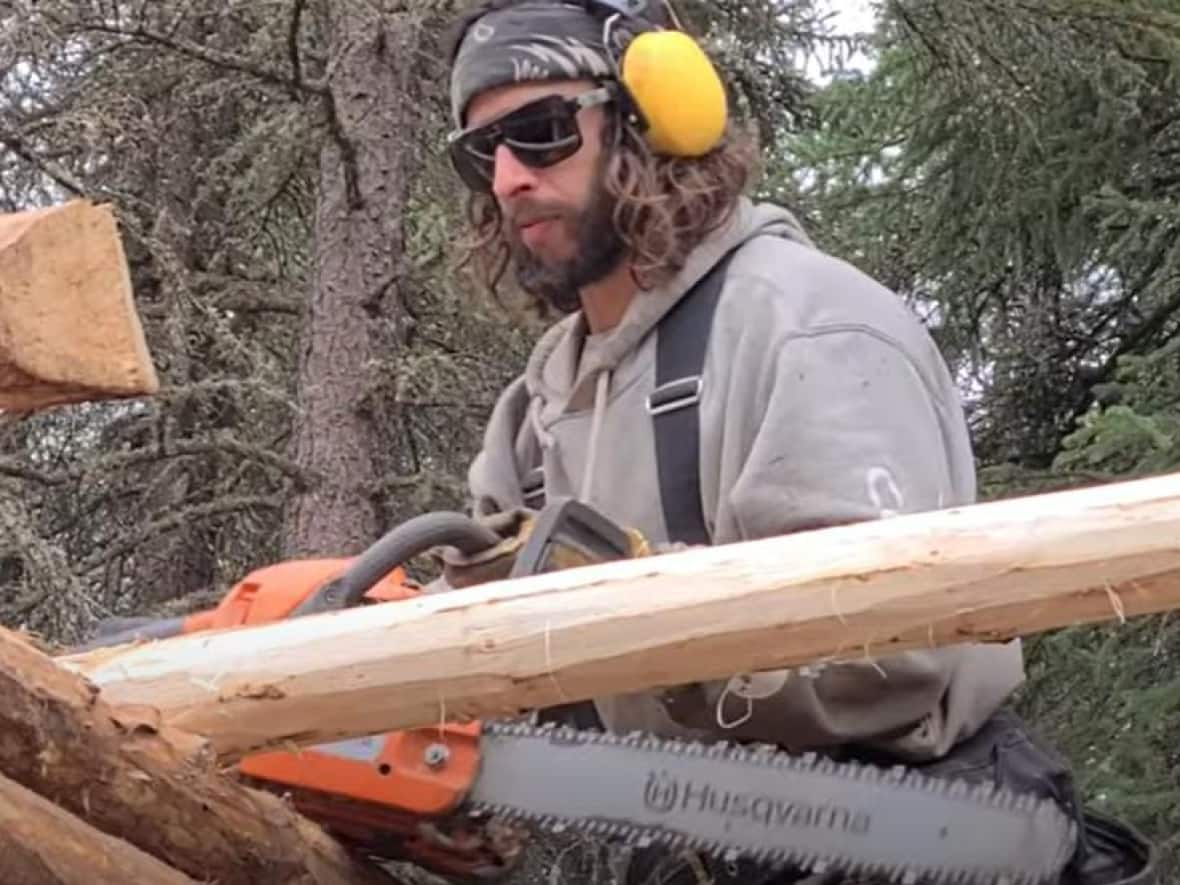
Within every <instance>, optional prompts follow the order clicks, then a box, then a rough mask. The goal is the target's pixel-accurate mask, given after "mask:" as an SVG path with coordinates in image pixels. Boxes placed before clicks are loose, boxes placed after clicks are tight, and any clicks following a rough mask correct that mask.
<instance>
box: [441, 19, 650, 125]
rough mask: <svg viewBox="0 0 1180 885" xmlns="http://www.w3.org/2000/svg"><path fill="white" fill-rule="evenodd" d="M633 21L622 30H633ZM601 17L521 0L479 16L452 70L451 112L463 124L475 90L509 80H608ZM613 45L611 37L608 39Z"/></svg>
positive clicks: (609, 69)
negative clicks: (521, 1)
mask: <svg viewBox="0 0 1180 885" xmlns="http://www.w3.org/2000/svg"><path fill="white" fill-rule="evenodd" d="M634 25H635V22H634V20H633V19H632V20H631V21H629V22H628V27H627V30H628V31H629V32H630V33H634V30H635V27H634ZM602 30H603V22H602V20H600V19H598V18H596V17H595V16H593V15H591V14H590V13H589V12H587V11H586V9H585V7H583V6H577V5H574V4H572V3H571V4H558V3H553V2H551V0H550V2H543V0H541V2H525V3H521V4H518V5H514V6H510V7H508V8H506V9H499V10H496V11H494V12H490V13H488V14H487V15H484V16H482V17H481V18H480V19H478V20H477V21H476V22H475V23H474V24H472V25H471V26H470V27H469V28H468V29H467V33H466V34H465V35H464V37H463V42H462V44H461V45H460V47H459V51H458V53H457V54H456V56H455V64H454V68H453V69H452V71H451V113H452V115H453V117H454V120H455V125H456V126H460V127H461V126H463V124H464V117H465V116H466V113H467V104H468V102H470V101H471V99H472V98H473V97H474V96H476V95H477V94H479V93H481V92H484V91H486V90H488V89H493V88H495V87H497V86H504V85H506V84H509V83H525V82H536V81H543V80H582V79H587V80H593V79H599V78H607V77H611V78H613V77H614V76H615V69H614V65H613V63H612V62H611V56H610V54H609V53H608V52H607V49H606V47H605V46H604V45H603V42H602ZM611 42H612V43H613V42H614V40H612V41H611Z"/></svg>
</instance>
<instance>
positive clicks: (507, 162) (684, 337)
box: [448, 0, 1118, 882]
mask: <svg viewBox="0 0 1180 885" xmlns="http://www.w3.org/2000/svg"><path fill="white" fill-rule="evenodd" d="M616 2H619V3H622V2H623V0H610V2H589V3H578V2H566V3H563V2H549V0H523V2H522V0H507V2H505V0H500V2H494V3H492V4H490V5H486V4H485V5H484V6H481V7H480V8H478V9H476V10H474V11H473V12H472V13H470V14H468V15H466V16H465V17H464V18H463V20H462V21H461V22H460V23H459V25H458V27H457V31H456V38H455V41H454V46H453V50H452V55H451V61H452V73H451V81H450V90H451V103H452V111H453V115H454V122H455V126H456V130H455V132H454V133H453V135H452V137H451V139H450V143H449V149H450V152H451V158H452V161H453V164H454V167H455V170H456V172H457V174H458V175H459V177H460V179H461V180H462V181H463V183H464V184H465V185H466V187H467V188H468V190H469V192H470V202H469V206H468V210H469V212H468V214H469V219H470V221H471V223H472V225H473V228H474V231H475V233H476V235H477V245H476V248H475V251H474V259H475V267H476V268H477V269H478V270H479V272H480V274H481V275H482V277H483V280H484V282H485V283H486V285H487V286H488V288H489V289H492V290H495V289H496V287H497V286H498V285H500V284H502V283H503V282H504V277H505V275H506V274H508V273H511V274H513V275H514V277H515V282H516V284H517V285H518V286H519V287H520V289H522V290H523V291H524V292H527V293H529V294H530V295H531V296H532V297H533V298H535V299H536V301H537V303H538V304H539V305H542V306H544V307H545V308H551V309H556V310H557V311H559V312H561V313H563V314H565V316H564V318H563V319H561V320H560V321H558V322H557V323H556V324H555V325H553V326H552V327H551V328H550V329H549V330H548V331H547V332H546V333H545V334H544V335H543V336H542V337H541V339H540V340H539V342H538V343H537V345H536V347H535V349H534V351H533V353H532V355H531V357H530V359H529V360H528V363H527V366H526V368H525V370H524V372H523V374H522V375H521V376H520V377H519V378H517V379H516V380H515V381H513V382H512V383H511V384H510V385H509V386H508V387H507V389H505V390H504V391H503V393H502V394H501V395H500V397H499V399H498V402H497V403H496V406H495V408H494V411H493V413H492V415H491V417H490V421H489V424H488V426H487V429H486V433H485V438H484V444H483V447H482V450H481V451H480V452H479V454H478V456H477V457H476V458H475V460H474V462H473V464H472V465H471V469H470V472H469V484H470V493H471V505H472V509H473V511H474V513H475V515H477V516H479V517H481V518H484V519H487V520H489V522H490V523H495V521H496V520H497V519H502V518H503V517H504V516H505V515H509V514H513V513H516V512H519V511H521V510H528V509H533V508H536V507H537V506H539V504H540V502H541V501H543V500H544V499H545V497H546V496H573V497H576V498H578V499H580V500H582V501H584V502H587V503H588V504H591V505H592V506H594V507H595V508H597V509H598V510H599V511H601V512H602V513H604V514H605V515H606V516H607V517H609V518H611V519H612V520H614V521H615V522H617V523H618V524H620V525H624V526H629V527H633V528H636V529H638V530H640V531H641V532H642V533H643V534H644V535H645V536H646V537H647V538H649V539H650V540H652V541H654V542H656V543H658V544H724V543H730V542H736V541H742V540H748V539H754V538H763V537H767V536H774V535H783V534H786V533H789V532H798V531H802V530H806V529H815V528H819V527H823V526H833V525H838V524H845V523H851V522H855V521H859V520H869V519H878V518H882V517H888V516H891V515H895V514H900V513H911V512H915V511H921V510H929V509H934V508H943V507H951V506H955V505H962V504H968V503H971V502H972V501H974V500H975V495H976V487H975V473H974V460H973V456H972V450H971V444H970V440H969V437H968V431H967V426H966V423H965V420H964V416H963V411H962V408H961V405H960V400H959V395H958V392H957V390H956V387H955V384H954V381H953V378H952V377H951V375H950V372H949V371H948V369H947V366H946V365H945V363H944V361H943V360H942V358H941V357H940V355H939V352H938V350H937V348H936V346H935V344H934V342H933V341H932V339H931V338H930V336H929V335H928V333H927V331H926V330H925V328H924V327H923V326H922V324H921V323H920V322H919V321H918V320H917V318H916V317H915V316H914V315H913V314H912V313H911V312H910V311H909V310H908V309H907V307H906V305H905V304H904V303H903V301H902V300H901V299H900V298H899V297H897V296H896V295H895V294H894V293H893V292H891V291H889V290H888V289H886V288H885V287H883V286H882V285H880V284H879V283H877V282H875V281H874V280H872V279H871V278H869V277H868V276H866V275H865V274H864V273H862V272H861V271H859V270H858V269H857V268H855V267H853V266H852V265H851V264H849V263H847V262H844V261H842V260H840V259H838V258H836V257H834V256H831V255H828V254H825V253H824V252H823V251H821V250H819V249H818V248H816V246H815V245H814V244H813V243H812V242H811V240H810V239H809V237H808V236H807V234H806V233H805V232H804V231H803V229H802V228H801V227H800V225H799V223H798V222H797V221H796V219H795V218H794V217H793V216H792V215H791V214H790V213H789V212H788V211H787V210H785V209H784V208H782V207H779V206H775V205H771V204H767V203H755V202H753V201H752V200H751V199H750V198H749V197H747V196H745V195H744V191H745V189H746V188H747V186H748V184H749V182H750V180H751V178H752V174H753V161H754V158H755V155H756V153H755V151H754V149H753V148H752V147H751V145H750V144H749V142H748V141H747V140H746V139H745V138H744V137H743V136H742V135H741V133H740V131H739V129H738V127H737V126H736V125H735V124H734V123H733V122H732V121H730V122H728V123H727V124H726V125H725V126H724V127H723V129H722V131H721V132H720V133H719V137H717V138H715V139H713V140H712V142H711V143H709V144H706V145H704V146H701V145H697V146H696V147H692V148H688V149H686V148H683V147H682V145H683V144H690V143H691V142H692V140H693V139H692V136H693V135H694V134H695V133H693V132H679V133H677V132H673V133H670V134H669V133H667V132H662V131H659V125H662V124H661V120H662V119H663V118H664V117H665V116H669V117H675V116H676V113H675V112H677V111H678V110H681V109H677V108H668V107H666V106H665V107H652V106H650V105H649V106H646V107H645V106H643V105H642V103H641V102H639V101H638V100H637V97H636V95H635V94H633V90H631V89H629V87H628V86H627V84H626V82H624V81H625V80H626V77H625V69H624V73H623V74H621V73H620V58H622V57H623V54H624V53H625V52H626V51H627V50H628V46H629V44H630V43H631V41H637V40H638V37H639V36H640V35H643V34H646V33H651V32H653V31H655V30H656V29H660V28H666V27H668V26H669V25H670V24H671V23H672V22H671V21H670V19H669V17H668V15H667V9H666V7H661V8H652V7H650V6H649V7H646V8H645V7H644V4H643V0H639V2H638V3H635V4H626V5H620V6H616V5H615V3H616ZM669 66H671V61H669ZM656 68H657V69H656V71H655V73H656V74H657V75H658V74H660V73H661V72H660V71H659V70H658V68H659V65H658V64H657V66H656ZM664 74H666V75H668V76H672V75H671V74H670V73H668V71H665V72H664ZM665 85H667V86H669V88H667V89H665V90H663V94H664V96H665V101H666V100H667V96H668V95H669V94H671V93H672V92H674V88H672V87H675V86H676V85H677V84H665ZM679 85H682V86H683V87H684V90H685V91H684V93H683V95H682V99H680V100H683V101H684V102H688V103H691V102H694V101H702V100H705V99H707V98H708V96H707V95H706V96H705V97H704V98H702V97H701V95H699V94H697V93H695V92H694V89H695V88H696V86H695V85H694V84H693V83H689V82H686V83H683V84H679ZM669 145H672V147H671V148H669V147H668V146H669ZM448 574H449V575H450V576H451V577H452V579H454V580H456V581H458V580H461V579H462V562H461V561H454V560H452V562H451V563H450V566H449V571H448ZM1022 679H1023V665H1022V655H1021V647H1020V643H1019V642H1018V641H1013V642H1010V643H1007V644H970V645H961V646H956V647H948V648H941V649H934V650H929V651H913V652H908V653H905V654H898V655H892V656H887V657H880V658H877V659H874V660H864V661H859V662H855V663H844V664H839V665H831V666H826V667H822V668H820V669H819V670H818V672H813V673H806V674H804V673H799V672H792V671H779V672H771V673H758V674H743V675H735V677H734V678H733V679H729V680H721V681H717V682H712V683H695V684H691V685H686V686H680V687H677V688H675V689H672V690H668V691H649V692H640V693H635V694H629V695H625V696H615V697H602V698H596V699H595V700H594V707H595V711H596V713H597V716H598V717H599V718H600V719H601V722H602V724H603V725H604V726H605V727H606V728H608V729H611V730H615V731H619V732H628V731H634V730H640V731H645V732H650V733H653V734H657V735H661V736H674V737H692V738H704V739H716V738H723V739H727V740H733V741H758V742H768V743H774V744H777V745H779V746H781V747H783V748H785V749H787V750H791V751H797V752H802V751H816V752H820V753H825V754H828V755H830V756H833V757H836V758H840V759H847V758H855V759H861V760H870V761H875V762H881V763H885V764H890V763H896V762H902V763H904V764H907V765H911V766H916V767H921V768H924V769H926V770H927V771H928V772H930V773H932V774H945V775H947V776H950V775H955V776H962V777H966V778H968V779H974V780H990V781H993V782H996V783H1000V784H1003V785H1006V786H1010V787H1012V788H1014V789H1017V790H1020V791H1024V792H1034V793H1037V794H1038V795H1041V796H1047V797H1051V798H1053V799H1054V800H1056V801H1058V802H1059V803H1060V804H1061V805H1062V806H1063V807H1064V808H1066V809H1067V811H1068V812H1069V813H1070V814H1074V815H1078V814H1080V812H1079V811H1078V808H1077V804H1076V800H1075V797H1074V794H1073V789H1072V786H1071V782H1070V776H1069V772H1068V769H1067V767H1066V766H1065V764H1064V763H1063V762H1061V761H1060V760H1059V759H1058V758H1057V757H1056V756H1054V755H1053V754H1052V752H1050V751H1049V750H1047V749H1045V748H1044V747H1043V746H1042V745H1041V744H1039V743H1038V742H1037V741H1035V740H1034V739H1033V738H1032V736H1030V735H1029V733H1028V731H1027V729H1026V728H1025V727H1024V726H1023V724H1022V723H1021V722H1020V720H1019V719H1018V718H1017V717H1016V716H1015V715H1013V714H1012V713H1011V712H1010V711H1009V710H1008V709H1007V708H1006V702H1007V701H1008V700H1009V698H1010V696H1011V694H1012V692H1013V690H1014V689H1016V688H1017V686H1018V685H1020V683H1021V681H1022ZM1085 841H1086V840H1085V839H1083V840H1082V843H1083V845H1084V843H1085ZM1095 856H1096V853H1095V852H1092V851H1086V850H1084V849H1083V848H1079V852H1078V857H1077V858H1076V862H1075V863H1074V864H1073V865H1072V866H1071V868H1070V869H1071V872H1070V875H1074V876H1075V879H1071V880H1070V881H1081V880H1080V879H1077V878H1076V877H1077V876H1078V875H1079V871H1080V869H1081V867H1082V866H1083V865H1084V864H1089V865H1090V867H1091V868H1092V869H1096V868H1097V867H1096V866H1095V864H1096V863H1097V861H1094V860H1093V857H1095ZM698 861H703V862H705V863H708V862H709V861H708V859H707V858H705V859H696V858H692V859H690V861H688V862H686V861H684V860H683V859H682V858H675V857H665V856H662V855H660V854H659V853H658V852H655V853H649V854H648V855H646V856H645V857H643V858H641V859H640V862H637V863H636V864H635V865H633V867H632V872H631V873H630V877H631V878H630V880H631V881H634V882H640V881H648V880H650V881H654V882H661V881H662V882H668V881H685V882H692V881H696V878H695V877H696V872H695V871H696V870H697V869H699V868H700V866H699V863H698ZM711 875H713V876H714V877H715V878H718V879H724V878H725V877H726V876H730V877H731V878H734V877H736V878H737V880H739V881H745V882H767V881H775V882H788V881H796V880H797V875H796V873H795V872H792V871H784V870H762V869H757V868H747V867H744V866H743V867H742V868H740V869H739V870H736V871H735V870H728V871H727V870H726V869H725V868H723V867H716V866H714V867H713V868H712V869H711ZM1111 875H1112V876H1114V874H1113V873H1112V874H1111ZM676 876H680V877H681V878H680V879H674V877H676ZM1117 878H1118V877H1117V876H1115V877H1114V878H1110V879H1108V881H1116V880H1117ZM1086 881H1100V880H1099V879H1087V880H1086Z"/></svg>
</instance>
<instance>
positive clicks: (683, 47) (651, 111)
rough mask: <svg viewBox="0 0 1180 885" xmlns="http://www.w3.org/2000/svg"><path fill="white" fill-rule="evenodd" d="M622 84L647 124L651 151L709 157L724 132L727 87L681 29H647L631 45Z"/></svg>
mask: <svg viewBox="0 0 1180 885" xmlns="http://www.w3.org/2000/svg"><path fill="white" fill-rule="evenodd" d="M620 73H621V74H622V80H623V85H624V86H626V87H627V91H628V92H630V94H631V98H632V99H633V100H634V102H635V104H636V105H638V107H639V110H640V112H641V113H642V114H643V116H644V118H645V120H646V121H647V124H648V131H647V132H646V133H645V134H646V137H647V139H648V143H649V144H650V145H651V147H652V150H654V151H656V152H657V153H662V154H670V155H673V156H684V157H696V156H700V155H701V154H705V153H708V152H709V151H710V150H712V148H713V147H715V146H716V144H717V142H718V141H720V139H721V136H722V135H723V134H724V132H725V122H726V101H725V87H724V86H722V84H721V78H720V77H719V76H718V75H717V71H716V69H715V68H714V67H713V63H712V62H711V61H709V58H708V56H706V55H705V53H704V51H703V50H702V49H701V47H700V46H698V45H697V43H696V41H695V40H693V39H692V38H691V37H689V36H688V35H687V34H685V33H683V32H682V31H648V32H645V33H643V34H640V35H638V36H637V37H636V38H635V39H634V40H632V41H631V43H630V44H629V45H628V46H627V50H626V52H625V53H624V55H623V60H622V65H621V66H620Z"/></svg>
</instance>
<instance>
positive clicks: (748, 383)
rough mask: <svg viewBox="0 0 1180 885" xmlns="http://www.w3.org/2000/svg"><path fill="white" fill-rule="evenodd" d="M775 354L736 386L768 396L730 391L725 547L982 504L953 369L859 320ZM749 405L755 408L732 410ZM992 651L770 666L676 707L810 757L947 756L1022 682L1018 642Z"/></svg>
mask: <svg viewBox="0 0 1180 885" xmlns="http://www.w3.org/2000/svg"><path fill="white" fill-rule="evenodd" d="M771 354H772V355H770V356H768V357H765V358H763V359H761V360H758V361H757V362H759V363H761V365H760V366H757V367H756V368H755V369H750V370H749V372H748V373H747V374H746V376H745V377H732V378H730V379H729V382H730V385H731V386H732V385H734V384H740V385H742V386H743V387H745V388H746V389H747V390H750V389H754V390H757V391H758V392H759V393H758V395H757V396H746V397H744V398H742V397H737V396H732V395H731V396H729V397H727V402H728V404H729V405H728V406H727V411H729V414H728V415H727V418H726V422H725V423H726V425H727V426H726V427H725V429H724V430H723V431H722V432H721V441H720V443H719V446H720V448H721V449H722V451H720V452H719V453H718V458H719V461H720V462H721V466H720V468H719V469H720V471H721V473H722V474H724V473H726V472H728V473H729V477H728V479H730V480H732V482H722V483H721V484H720V488H721V490H722V496H721V498H720V500H718V502H717V514H716V521H717V529H718V531H719V532H720V533H721V534H722V535H728V536H729V537H728V538H726V537H721V538H719V539H718V540H720V541H722V542H723V541H725V540H741V539H754V538H762V537H767V536H774V535H782V534H786V533H790V532H796V531H801V530H807V529H814V528H822V527H825V526H831V525H838V524H844V523H851V522H857V521H862V520H868V519H878V518H885V517H889V516H891V515H894V514H899V513H907V512H915V511H921V510H930V509H934V508H939V507H943V506H951V505H954V504H961V503H966V502H967V501H966V500H965V499H970V498H973V496H974V485H973V480H972V481H971V482H970V484H969V486H967V487H965V485H966V482H965V480H964V476H972V477H973V473H971V472H970V471H969V470H965V468H964V467H963V465H962V463H959V464H956V463H954V462H955V461H956V459H957V460H958V461H959V462H962V460H963V459H964V458H966V459H967V460H968V461H969V460H970V447H969V443H968V442H967V441H966V434H965V430H963V429H962V418H961V413H960V412H959V411H958V409H959V405H958V401H957V399H955V400H953V401H950V402H947V401H946V398H947V396H948V395H957V394H954V392H953V387H951V385H950V381H949V377H948V376H941V377H940V375H939V374H935V375H934V377H933V378H930V377H927V374H924V373H923V371H922V370H921V369H920V368H919V367H918V366H916V365H915V364H914V362H913V361H912V359H911V358H910V357H909V355H907V353H906V352H905V351H904V350H903V349H902V348H901V347H900V346H899V345H898V344H896V343H895V342H893V341H892V340H890V339H888V338H887V337H885V336H883V335H882V334H880V333H879V332H876V331H875V330H869V329H866V328H863V327H855V326H839V327H833V328H828V329H823V330H819V331H816V332H814V333H811V334H805V335H800V334H796V335H793V336H792V337H790V338H788V339H787V340H786V341H784V342H782V343H781V345H780V346H779V347H777V348H774V349H773V351H771ZM754 372H756V373H757V377H754V375H753V374H752V373H754ZM740 374H741V373H740V372H739V373H738V375H739V376H740ZM940 384H941V385H945V387H943V389H939V387H938V385H940ZM743 402H745V403H747V405H745V406H740V405H739V406H735V405H734V404H738V403H743ZM735 407H736V408H745V409H747V410H748V411H746V413H745V414H734V413H733V412H732V409H733V408H735ZM956 422H957V423H956ZM960 431H961V433H960ZM727 465H728V466H727ZM992 648H993V649H995V653H994V654H992V651H991V650H985V651H984V652H983V653H982V660H981V658H980V654H979V650H978V649H975V650H974V651H968V650H965V647H950V648H941V649H937V650H931V651H920V652H912V653H903V654H900V655H896V656H889V657H877V658H872V659H868V658H866V659H865V660H863V661H857V662H854V663H848V664H836V665H827V666H824V667H822V668H820V669H819V670H818V672H816V673H813V674H806V675H805V674H804V673H801V672H798V671H790V670H783V671H776V672H774V673H769V674H759V675H758V676H757V677H756V678H755V679H754V680H752V681H750V680H745V681H744V684H745V685H746V688H745V689H743V679H742V678H741V677H737V678H735V679H733V680H730V681H728V682H726V681H719V682H714V683H706V684H703V685H698V686H692V687H686V688H684V689H681V690H674V691H673V692H672V693H671V694H670V695H669V697H670V698H671V699H675V698H676V694H677V691H680V692H689V693H695V695H696V700H695V702H689V703H687V704H685V703H683V701H684V700H686V699H685V698H683V697H682V698H681V699H680V701H679V702H677V703H675V704H674V705H673V706H672V707H671V708H670V709H669V712H670V713H671V715H673V717H674V718H675V719H677V720H678V721H679V722H680V723H681V724H682V725H684V726H689V727H694V728H708V729H709V730H710V731H712V732H716V733H719V734H725V735H728V736H729V737H731V738H734V739H749V740H764V741H771V742H775V743H779V744H782V745H784V746H787V747H790V748H792V749H798V750H805V749H818V748H823V747H826V746H832V745H835V744H846V743H860V744H862V745H865V746H875V747H877V748H880V749H885V750H893V751H896V752H899V753H904V754H905V755H908V756H911V757H912V756H918V757H921V756H933V755H939V754H940V753H942V752H945V750H946V749H947V748H949V745H950V744H952V743H953V742H954V741H955V740H957V739H958V738H959V737H961V736H963V735H964V734H965V733H967V732H970V731H972V730H974V729H975V728H976V727H978V725H979V724H980V723H981V722H982V720H983V719H985V718H986V717H987V716H988V715H990V713H991V712H992V710H993V709H994V708H995V706H996V705H997V704H998V703H999V702H1000V700H1002V698H1003V697H1004V696H1006V694H1007V692H1008V691H1009V690H1010V688H1011V687H1012V678H1013V676H1012V654H1013V652H1012V650H1001V649H999V647H995V646H993V647H992ZM1015 654H1016V655H1017V657H1018V656H1019V652H1018V651H1016V652H1015ZM989 656H990V657H991V662H992V663H997V661H998V662H999V663H998V666H999V669H998V670H997V671H996V673H995V676H994V677H989V676H988V675H987V673H986V672H984V671H986V669H987V667H988V666H989V664H988V658H989ZM1001 656H1002V658H1003V660H1001V659H1000V658H1001ZM968 663H970V666H969V667H968ZM981 667H982V668H983V670H981V669H980V668H981ZM967 670H970V672H967ZM964 677H966V678H964ZM964 686H965V687H964ZM952 689H953V692H952ZM743 692H744V694H743ZM964 692H965V693H966V694H964ZM674 711H675V712H674Z"/></svg>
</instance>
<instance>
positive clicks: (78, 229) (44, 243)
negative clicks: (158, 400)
mask: <svg viewBox="0 0 1180 885" xmlns="http://www.w3.org/2000/svg"><path fill="white" fill-rule="evenodd" d="M158 387H159V382H158V380H157V377H156V372H155V369H154V367H153V366H152V362H151V358H150V357H149V355H148V349H147V345H146V343H145V340H144V335H143V330H142V328H141V327H140V322H139V316H138V314H137V313H136V310H135V304H134V302H133V300H132V294H131V282H130V277H129V275H128V270H127V263H126V258H125V256H124V253H123V247H122V243H121V242H120V239H119V233H118V229H117V226H116V223H115V219H114V216H113V215H112V213H111V211H110V209H109V208H108V207H105V206H95V205H93V204H91V203H89V202H86V201H84V200H74V201H71V202H69V203H66V204H64V205H61V206H54V207H51V208H48V209H37V210H33V211H28V212H18V213H15V214H9V215H0V410H16V411H25V410H30V409H35V408H40V407H43V406H50V405H57V404H62V403H72V402H80V401H83V400H93V399H108V398H115V397H127V396H138V395H143V394H150V393H154V392H156V390H157V389H158Z"/></svg>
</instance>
